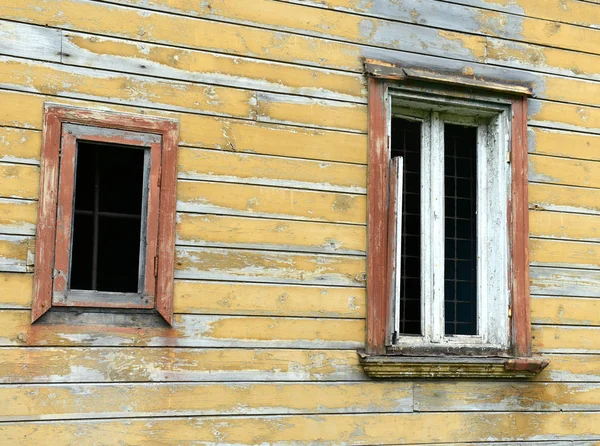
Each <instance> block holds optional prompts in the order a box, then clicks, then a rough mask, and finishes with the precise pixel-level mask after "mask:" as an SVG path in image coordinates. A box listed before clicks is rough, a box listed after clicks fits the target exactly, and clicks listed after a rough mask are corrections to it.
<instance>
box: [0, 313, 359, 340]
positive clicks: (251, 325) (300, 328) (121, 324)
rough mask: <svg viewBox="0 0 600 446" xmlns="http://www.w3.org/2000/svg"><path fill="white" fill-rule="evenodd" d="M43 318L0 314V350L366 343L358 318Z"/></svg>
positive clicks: (99, 315)
mask: <svg viewBox="0 0 600 446" xmlns="http://www.w3.org/2000/svg"><path fill="white" fill-rule="evenodd" d="M60 316H63V315H60ZM54 318H58V319H57V320H59V321H61V323H57V322H56V321H57V320H56V319H54ZM45 320H46V323H45V324H31V314H30V312H29V311H22V310H0V326H2V327H3V328H2V331H1V332H0V346H136V347H145V346H154V347H165V346H170V347H234V348H235V347H277V348H317V349H333V348H342V349H343V348H347V349H357V348H363V347H364V339H365V321H364V320H362V319H333V318H320V319H316V318H286V317H260V316H210V315H191V314H179V315H175V317H174V319H173V326H172V327H166V326H164V324H163V323H161V321H160V320H157V319H156V318H153V315H147V317H142V316H141V315H139V314H137V315H127V314H119V315H115V314H104V313H91V312H83V313H81V314H80V315H77V314H72V313H67V314H66V316H64V317H59V316H57V314H56V313H48V314H47V315H46V319H45ZM53 321H54V322H53Z"/></svg>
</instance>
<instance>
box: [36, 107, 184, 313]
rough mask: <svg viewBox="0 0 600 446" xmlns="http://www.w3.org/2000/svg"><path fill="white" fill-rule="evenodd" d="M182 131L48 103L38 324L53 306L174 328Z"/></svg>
mask: <svg viewBox="0 0 600 446" xmlns="http://www.w3.org/2000/svg"><path fill="white" fill-rule="evenodd" d="M177 133H178V125H177V123H176V122H174V121H170V120H164V119H153V118H148V117H145V116H135V115H127V114H115V113H107V112H98V111H89V110H85V109H77V108H72V107H61V106H54V105H48V106H47V107H46V109H45V122H44V143H43V147H42V169H41V183H40V184H41V188H40V204H39V211H38V233H37V239H36V243H37V245H36V265H35V280H34V287H35V288H34V302H33V315H32V317H33V320H36V319H38V318H39V317H40V316H41V315H42V314H44V313H45V312H46V311H47V310H48V309H50V307H96V308H105V309H106V308H118V309H145V310H151V309H156V310H157V311H158V312H159V313H160V314H162V315H163V317H164V318H165V319H166V320H167V321H168V322H171V319H172V298H173V262H174V259H173V252H174V248H173V247H174V218H175V183H176V157H177Z"/></svg>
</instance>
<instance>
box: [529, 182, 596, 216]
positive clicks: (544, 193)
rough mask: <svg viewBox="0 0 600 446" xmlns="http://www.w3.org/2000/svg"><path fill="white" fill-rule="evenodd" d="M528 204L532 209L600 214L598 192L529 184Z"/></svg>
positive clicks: (578, 188) (579, 188)
mask: <svg viewBox="0 0 600 446" xmlns="http://www.w3.org/2000/svg"><path fill="white" fill-rule="evenodd" d="M529 204H530V206H533V208H534V209H540V210H544V209H548V210H553V211H567V212H583V213H586V214H590V213H593V214H597V213H600V190H598V189H587V188H582V187H569V186H560V185H550V184H530V185H529Z"/></svg>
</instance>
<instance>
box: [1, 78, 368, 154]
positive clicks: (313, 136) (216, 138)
mask: <svg viewBox="0 0 600 446" xmlns="http://www.w3.org/2000/svg"><path fill="white" fill-rule="evenodd" d="M0 101H2V102H3V103H10V104H11V107H2V108H0V125H5V126H12V127H23V128H28V129H37V130H41V128H42V110H43V104H44V102H45V101H50V102H55V103H56V102H60V103H61V104H68V105H76V106H79V107H90V108H94V109H99V108H100V109H105V110H114V111H120V112H128V113H144V114H148V115H151V116H164V117H168V118H171V119H178V120H179V121H180V124H181V126H180V135H179V141H180V144H181V145H184V146H193V147H204V148H210V149H218V150H226V151H233V152H244V153H261V154H265V155H279V156H286V157H290V158H308V159H318V160H324V161H340V162H349V163H359V164H366V162H367V137H366V135H362V134H357V133H348V132H336V131H329V130H320V129H303V128H300V127H289V126H282V125H275V124H267V123H257V122H250V121H241V120H235V119H224V118H217V117H213V116H203V115H195V114H188V113H173V112H166V111H161V110H153V109H152V110H151V109H145V108H139V107H127V106H122V105H116V104H110V105H107V104H105V103H98V102H91V101H81V100H74V99H65V98H56V97H50V96H44V95H37V94H31V93H22V92H13V91H6V90H4V91H3V90H0ZM338 147H344V150H339V149H338ZM37 150H38V152H39V146H38V147H37ZM38 156H39V155H38Z"/></svg>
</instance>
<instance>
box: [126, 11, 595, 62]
mask: <svg viewBox="0 0 600 446" xmlns="http://www.w3.org/2000/svg"><path fill="white" fill-rule="evenodd" d="M121 1H123V0H121ZM125 1H128V2H129V3H131V1H132V0H125ZM284 1H286V2H288V3H294V4H300V5H310V6H313V7H322V8H328V9H330V10H337V11H340V12H351V13H354V14H360V15H367V16H369V17H378V18H382V19H388V20H395V21H396V20H397V21H401V22H405V23H415V24H420V25H425V26H430V27H433V28H441V29H451V30H453V31H459V32H466V33H474V34H482V35H491V36H497V37H502V38H505V39H511V40H521V41H525V42H532V43H538V44H542V45H549V46H555V47H562V48H570V49H574V50H577V51H586V50H591V52H597V51H598V50H597V49H596V48H592V47H591V46H588V45H584V46H583V47H582V45H581V44H579V43H578V42H577V37H576V36H579V37H578V38H581V36H580V34H583V35H586V36H589V37H588V38H592V39H594V36H595V34H594V32H593V31H595V30H593V29H585V28H580V27H576V26H571V25H569V23H570V20H567V21H562V22H563V23H562V24H561V23H548V22H547V21H544V20H538V19H537V18H535V17H530V16H528V14H521V15H525V17H522V16H516V15H513V14H505V13H503V12H502V11H498V12H492V11H489V10H485V9H487V8H485V9H484V10H482V9H480V8H472V7H468V6H465V5H460V4H455V3H450V2H444V3H441V2H426V3H423V2H419V1H418V0H408V1H405V2H403V3H402V4H395V3H389V2H386V0H375V1H371V2H369V3H364V2H358V3H357V2H355V1H352V0H325V1H317V0H284ZM488 4H489V3H488ZM538 9H540V8H538ZM557 9H559V8H558V6H555V7H554V10H557ZM565 9H566V8H565ZM575 11H576V12H579V13H580V15H581V13H582V11H581V9H579V10H577V9H575ZM586 11H589V13H591V14H592V17H597V18H598V20H597V21H596V23H598V22H600V17H599V16H598V13H597V11H595V10H592V8H588V9H587V10H586ZM411 12H412V14H411ZM552 12H554V11H552ZM563 12H564V11H563ZM315 15H316V14H315ZM553 15H554V14H553ZM321 16H322V20H323V21H326V20H327V18H328V17H327V16H325V14H322V15H321ZM564 16H565V14H563V15H561V17H564ZM326 17H327V18H326ZM550 17H552V15H551V16H550ZM544 18H546V19H548V17H547V16H546V17H544ZM550 20H551V19H550ZM589 20H590V17H588V19H587V21H586V22H587V23H589ZM553 27H555V28H556V29H553ZM557 32H559V33H561V36H560V37H561V38H560V39H559V38H558V36H556V33H557ZM596 39H598V37H596Z"/></svg>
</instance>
